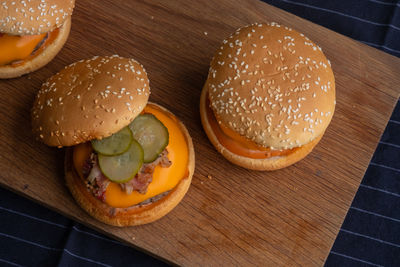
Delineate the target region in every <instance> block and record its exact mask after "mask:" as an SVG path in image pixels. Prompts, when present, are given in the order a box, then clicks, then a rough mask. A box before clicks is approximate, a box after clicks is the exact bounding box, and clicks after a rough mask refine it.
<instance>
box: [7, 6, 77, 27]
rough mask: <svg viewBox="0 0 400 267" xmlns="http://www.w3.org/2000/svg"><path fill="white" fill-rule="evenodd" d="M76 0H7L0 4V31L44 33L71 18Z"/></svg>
mask: <svg viewBox="0 0 400 267" xmlns="http://www.w3.org/2000/svg"><path fill="white" fill-rule="evenodd" d="M74 5H75V0H30V1H15V0H5V1H2V2H1V4H0V32H2V33H7V34H11V35H34V34H42V33H47V32H49V31H52V30H54V29H56V28H59V27H61V26H62V25H63V24H64V22H65V21H66V20H67V19H68V18H70V16H71V14H72V11H73V9H74Z"/></svg>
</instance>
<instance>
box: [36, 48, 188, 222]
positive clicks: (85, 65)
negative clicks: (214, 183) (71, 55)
mask: <svg viewBox="0 0 400 267" xmlns="http://www.w3.org/2000/svg"><path fill="white" fill-rule="evenodd" d="M149 94H150V88H149V80H148V77H147V74H146V71H145V69H144V68H143V66H142V65H141V64H139V63H138V62H137V61H135V60H133V59H129V58H123V57H119V56H108V57H94V58H92V59H88V60H81V61H79V62H76V63H73V64H71V65H69V66H67V67H65V68H64V69H63V70H61V71H60V72H59V73H57V74H55V75H54V76H52V77H50V78H49V79H48V80H47V81H46V82H45V83H44V84H43V85H42V87H41V89H40V90H39V92H38V94H37V96H36V99H35V101H34V105H33V108H32V126H33V133H34V135H35V136H36V137H37V138H38V139H40V140H41V141H42V142H44V143H45V144H47V145H49V146H56V147H64V146H66V147H68V148H67V149H66V156H65V179H66V184H67V187H68V188H69V190H70V192H71V194H72V196H73V197H74V198H75V200H76V202H77V203H78V204H79V205H80V206H81V207H82V208H83V209H84V210H86V211H87V212H88V213H89V214H90V215H91V216H93V217H94V218H96V219H98V220H100V221H102V222H104V223H107V224H110V225H115V226H131V225H139V224H145V223H150V222H153V221H155V220H157V219H159V218H161V217H162V216H164V215H166V214H167V213H168V212H169V211H171V210H172V209H173V208H174V207H175V206H176V205H177V204H178V203H179V202H180V201H181V200H182V198H183V197H184V195H185V194H186V192H187V190H188V189H189V186H190V183H191V179H192V175H193V172H194V165H195V162H194V149H193V144H192V139H191V137H190V135H189V133H188V131H187V129H186V128H185V126H184V125H183V124H182V123H181V122H180V121H179V120H178V119H177V118H176V117H175V116H174V115H173V114H172V113H171V112H169V111H168V110H166V109H165V108H163V107H161V106H159V105H156V104H154V103H150V102H148V98H149Z"/></svg>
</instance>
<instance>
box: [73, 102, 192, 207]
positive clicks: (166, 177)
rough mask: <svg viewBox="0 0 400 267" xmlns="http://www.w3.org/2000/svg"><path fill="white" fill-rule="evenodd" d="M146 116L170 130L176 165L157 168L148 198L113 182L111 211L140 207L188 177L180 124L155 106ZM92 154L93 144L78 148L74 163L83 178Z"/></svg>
mask: <svg viewBox="0 0 400 267" xmlns="http://www.w3.org/2000/svg"><path fill="white" fill-rule="evenodd" d="M144 112H145V113H151V114H153V115H154V116H156V117H157V119H159V120H160V121H161V122H162V123H163V124H164V125H165V127H167V129H168V132H169V143H168V146H167V148H166V149H167V150H168V158H169V160H170V161H171V162H172V164H171V166H170V167H169V168H162V167H160V166H157V167H156V168H155V170H154V174H153V180H152V182H151V183H150V184H149V187H148V189H147V192H146V193H145V194H140V193H138V192H137V191H134V192H132V193H131V194H127V193H125V192H124V191H122V189H121V187H120V186H119V184H118V183H114V182H110V184H109V185H108V187H107V190H106V192H105V202H106V203H107V204H108V205H109V206H111V207H115V208H126V207H130V206H133V205H135V204H138V203H140V202H142V201H144V200H147V199H149V198H152V197H154V196H157V195H159V194H161V193H164V192H166V191H168V190H171V189H173V188H174V187H175V186H176V185H177V184H178V183H179V181H180V180H181V179H183V178H184V177H186V176H187V171H188V170H187V165H188V161H189V150H188V145H187V142H186V138H185V135H184V134H183V132H182V131H181V129H180V127H179V124H178V122H177V120H176V119H175V118H172V117H170V116H168V115H167V114H165V113H164V112H163V111H161V110H160V109H158V108H157V107H156V106H152V105H147V106H146V107H145V109H144ZM91 152H92V146H91V145H90V143H89V142H88V143H85V144H80V145H77V146H75V147H74V153H73V161H74V165H75V169H76V170H77V172H78V173H79V175H80V176H81V177H83V175H82V167H83V165H84V162H85V160H86V159H87V158H88V157H89V156H90V153H91Z"/></svg>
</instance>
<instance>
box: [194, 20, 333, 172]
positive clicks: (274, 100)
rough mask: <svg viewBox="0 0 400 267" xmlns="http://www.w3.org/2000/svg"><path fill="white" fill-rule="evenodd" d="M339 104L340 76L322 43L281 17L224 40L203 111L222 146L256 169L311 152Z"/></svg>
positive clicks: (207, 85)
mask: <svg viewBox="0 0 400 267" xmlns="http://www.w3.org/2000/svg"><path fill="white" fill-rule="evenodd" d="M334 110H335V79H334V76H333V72H332V69H331V64H330V62H329V60H327V59H326V57H325V55H324V54H323V52H322V50H321V48H320V47H319V46H317V45H316V44H314V43H313V42H312V41H311V40H310V39H308V38H307V37H306V36H304V35H303V34H301V33H299V32H297V31H295V30H293V29H291V28H288V27H285V26H281V25H279V24H276V23H265V24H258V23H256V24H253V25H250V26H247V27H243V28H240V29H238V30H237V31H236V32H234V33H233V34H232V35H231V36H229V37H228V38H227V39H225V40H224V41H223V43H222V44H221V47H220V48H219V49H218V50H217V51H216V53H215V55H214V58H213V59H212V61H211V64H210V70H209V74H208V78H207V81H206V83H205V85H204V88H203V91H202V94H201V100H200V114H201V120H202V124H203V127H204V129H205V131H206V133H207V135H208V137H209V139H210V141H211V143H212V144H213V145H214V146H215V147H216V149H217V150H218V151H219V152H220V153H221V154H222V155H223V156H224V157H225V158H227V159H228V160H229V161H231V162H232V163H234V164H237V165H239V166H243V167H245V168H249V169H254V170H276V169H280V168H283V167H286V166H289V165H291V164H293V163H295V162H297V161H299V160H301V159H302V158H304V157H305V156H306V155H307V154H309V153H310V152H311V151H312V149H313V148H314V147H315V146H316V144H317V143H318V142H319V141H320V140H321V138H322V136H323V134H324V132H325V130H326V128H327V127H328V125H329V123H330V121H331V119H332V116H333V113H334Z"/></svg>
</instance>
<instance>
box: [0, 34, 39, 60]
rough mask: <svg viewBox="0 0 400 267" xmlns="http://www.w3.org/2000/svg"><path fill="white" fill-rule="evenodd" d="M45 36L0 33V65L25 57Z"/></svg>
mask: <svg viewBox="0 0 400 267" xmlns="http://www.w3.org/2000/svg"><path fill="white" fill-rule="evenodd" d="M45 36H46V34H45V33H44V34H40V35H23V36H17V35H8V34H0V65H6V64H9V63H11V62H13V61H17V60H24V59H26V58H27V57H29V56H30V55H31V54H32V52H33V50H34V49H35V47H36V46H37V45H38V44H39V43H40V42H41V41H42V40H43V38H44V37H45Z"/></svg>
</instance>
